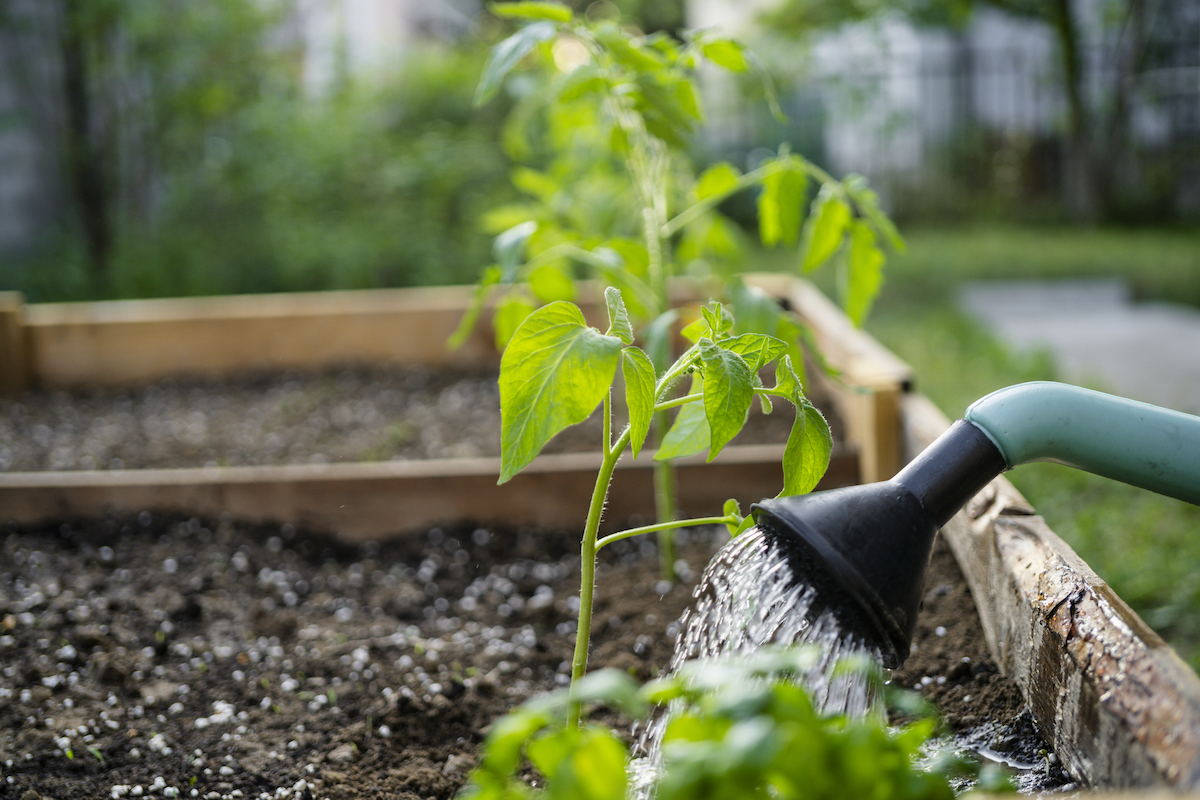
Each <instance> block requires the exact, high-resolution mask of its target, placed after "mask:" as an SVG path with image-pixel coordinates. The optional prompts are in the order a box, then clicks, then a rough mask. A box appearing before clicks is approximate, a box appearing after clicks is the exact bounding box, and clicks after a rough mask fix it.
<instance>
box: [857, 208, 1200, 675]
mask: <svg viewBox="0 0 1200 800" xmlns="http://www.w3.org/2000/svg"><path fill="white" fill-rule="evenodd" d="M908 241H909V250H908V253H907V254H905V255H903V256H900V257H897V258H895V259H894V260H893V261H892V263H891V265H890V271H889V274H888V285H887V287H886V289H885V293H884V295H883V296H882V297H881V298H880V302H879V304H878V306H877V307H876V311H875V313H874V314H873V316H872V318H871V319H870V320H869V321H868V324H867V329H868V330H869V331H870V332H871V333H872V334H873V335H874V336H875V337H876V338H878V339H879V340H880V341H881V342H883V343H884V344H885V345H887V346H888V347H890V348H891V349H892V350H894V351H895V352H896V353H897V354H898V355H899V356H900V357H901V358H903V359H904V360H906V361H907V362H908V363H909V364H911V365H912V366H913V368H914V371H915V374H916V376H917V389H918V390H919V391H922V392H924V393H925V394H927V395H928V396H929V397H930V398H931V399H932V400H933V401H934V402H935V403H936V404H937V405H938V406H939V407H940V408H941V409H942V410H943V411H945V412H946V414H948V415H949V416H951V417H955V416H959V415H961V414H962V412H963V411H964V409H965V408H966V406H967V405H969V404H970V403H971V402H973V401H974V400H976V399H978V398H979V397H982V396H983V395H984V394H987V393H988V392H990V391H992V390H994V389H998V388H1001V387H1003V386H1007V385H1010V384H1013V383H1019V382H1021V381H1027V380H1048V379H1054V378H1055V377H1056V375H1055V367H1054V364H1053V361H1052V359H1051V358H1050V356H1049V355H1048V354H1047V353H1014V352H1011V351H1009V350H1008V349H1006V348H1005V347H1004V346H1003V345H1001V344H1000V343H999V342H997V341H996V339H995V338H993V337H992V336H991V335H990V334H989V333H988V332H987V331H986V330H985V329H984V328H982V327H981V326H980V325H979V324H977V323H975V322H974V321H973V320H972V319H970V318H968V317H966V316H965V315H964V314H962V313H961V312H959V311H958V310H957V308H956V306H955V300H954V298H955V290H956V288H957V286H958V285H959V284H960V283H961V282H963V281H966V280H976V279H993V278H994V279H1001V278H1006V277H1007V278H1035V277H1049V278H1068V277H1077V276H1089V277H1095V276H1109V277H1113V276H1115V277H1121V278H1124V279H1126V280H1128V281H1129V282H1130V285H1131V286H1133V287H1134V291H1135V294H1136V295H1139V296H1142V297H1145V298H1148V299H1150V298H1153V299H1172V300H1175V301H1188V302H1191V303H1193V304H1195V305H1200V234H1198V233H1195V232H1191V233H1189V232H1175V231H1120V230H1107V229H1105V230H1094V231H1093V230H1074V229H1045V230H1041V229H1028V228H1023V229H1012V228H998V227H993V228H984V229H974V230H941V231H919V232H916V233H913V234H910V235H909V237H908ZM1095 388H1101V389H1102V388H1104V387H1095ZM1009 477H1010V478H1011V480H1012V482H1013V483H1014V485H1016V487H1017V489H1018V490H1019V491H1020V492H1021V493H1022V494H1024V495H1025V496H1026V497H1027V498H1028V499H1029V500H1030V502H1032V503H1033V505H1034V506H1035V507H1036V508H1037V509H1038V512H1039V513H1040V514H1042V515H1043V516H1044V517H1045V518H1046V521H1047V523H1048V524H1049V525H1050V527H1051V528H1052V529H1053V530H1054V531H1055V532H1056V533H1058V534H1059V535H1060V536H1062V537H1063V538H1064V539H1065V540H1066V541H1067V542H1068V543H1069V544H1070V545H1071V546H1072V547H1073V548H1074V549H1075V550H1076V551H1077V552H1078V553H1079V555H1080V556H1082V557H1083V559H1084V560H1085V561H1087V562H1088V564H1089V565H1091V567H1092V568H1093V569H1094V570H1096V572H1097V573H1099V574H1100V576H1101V577H1102V578H1104V580H1105V581H1107V582H1108V583H1109V584H1110V585H1111V586H1112V587H1113V589H1115V590H1116V592H1117V594H1119V595H1120V596H1121V597H1122V598H1123V599H1124V600H1125V601H1126V602H1128V603H1129V604H1130V605H1131V606H1133V607H1134V609H1135V610H1136V611H1137V612H1138V613H1139V614H1140V615H1141V616H1142V617H1143V618H1144V619H1145V620H1146V622H1147V623H1149V624H1150V625H1151V626H1152V627H1154V628H1155V629H1156V630H1157V631H1158V632H1159V633H1160V634H1162V635H1163V636H1164V638H1166V639H1167V640H1168V642H1170V644H1171V645H1172V646H1173V647H1174V648H1175V649H1176V650H1177V651H1178V652H1179V654H1180V655H1181V656H1182V657H1183V658H1184V659H1185V660H1187V661H1188V662H1189V663H1190V664H1191V665H1192V666H1193V668H1200V570H1198V569H1197V565H1200V508H1198V507H1196V506H1192V505H1188V504H1186V503H1182V502H1179V501H1176V500H1171V499H1169V498H1166V497H1162V496H1160V495H1156V494H1153V493H1151V492H1147V491H1144V490H1140V489H1135V488H1133V487H1130V486H1125V485H1124V484H1120V483H1116V482H1114V481H1110V480H1106V479H1104V478H1099V477H1096V476H1093V475H1089V474H1086V473H1082V472H1079V471H1077V470H1072V469H1069V468H1066V467H1061V466H1058V465H1053V464H1030V465H1026V466H1023V467H1020V468H1018V469H1016V470H1014V471H1013V472H1012V473H1010V475H1009Z"/></svg>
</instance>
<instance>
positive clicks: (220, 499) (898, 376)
mask: <svg viewBox="0 0 1200 800" xmlns="http://www.w3.org/2000/svg"><path fill="white" fill-rule="evenodd" d="M752 283H754V284H756V285H758V286H759V288H761V289H762V290H763V291H765V292H768V293H769V294H772V295H774V296H775V297H777V298H779V299H780V300H781V301H782V302H785V303H786V304H787V305H788V306H790V307H791V308H793V309H794V310H795V311H796V312H797V313H798V314H800V315H801V316H802V317H803V318H805V319H806V320H807V321H808V323H809V325H810V326H811V328H812V331H813V337H814V339H815V341H816V342H817V343H818V345H819V346H820V347H821V348H822V350H823V352H824V354H825V358H826V360H827V362H828V363H829V364H830V365H832V366H833V367H834V368H835V369H836V370H837V371H838V373H839V375H838V379H837V380H836V381H832V382H831V383H830V386H829V387H828V388H829V392H830V395H831V396H832V398H833V402H834V403H835V404H836V406H837V413H838V414H839V416H840V417H841V418H842V420H843V421H844V423H845V428H846V431H847V436H846V442H845V443H844V444H843V445H842V446H839V447H838V448H836V449H835V452H834V458H833V463H832V465H831V469H830V471H829V474H828V475H827V477H826V480H825V484H824V485H825V486H836V485H845V484H849V483H857V482H860V481H863V480H876V479H879V478H882V477H887V476H890V475H891V474H894V472H895V471H896V470H897V469H898V468H899V466H900V456H901V448H900V441H901V439H900V431H899V425H898V420H899V415H898V408H899V400H900V397H901V395H902V393H903V390H904V387H905V386H906V385H907V382H908V372H909V370H908V367H907V366H906V365H905V364H903V363H902V362H900V361H899V360H898V359H896V358H895V357H894V356H892V355H891V354H890V353H888V352H887V351H886V350H884V349H883V348H882V347H880V346H879V345H878V344H876V343H874V340H873V339H871V338H870V337H869V336H866V335H865V334H863V333H862V332H861V331H858V330H857V329H855V328H854V327H853V326H851V325H849V323H848V322H847V321H846V320H845V317H844V316H843V315H842V314H841V313H840V311H838V310H837V308H836V307H834V306H833V305H832V304H831V303H830V302H829V301H828V300H827V299H826V298H825V297H824V296H823V295H821V294H820V292H818V291H817V290H816V289H814V288H813V287H812V286H811V285H809V284H807V283H806V282H804V281H799V280H796V279H791V278H787V277H785V276H773V275H764V276H757V277H756V278H754V279H752ZM472 291H473V290H472V289H471V287H436V288H419V289H394V290H378V291H360V292H326V293H314V294H293V295H257V296H241V297H223V298H191V299H170V300H142V301H121V302H108V303H61V304H45V305H31V306H24V307H23V306H22V305H21V303H20V302H19V297H17V296H15V295H12V294H11V293H10V294H9V295H7V296H5V297H0V387H4V388H7V389H8V391H10V392H14V391H20V390H21V389H23V388H24V387H27V386H37V387H43V388H70V387H75V386H87V385H130V384H138V383H145V382H149V381H153V380H159V379H162V378H165V377H169V376H173V375H201V376H212V375H216V376H221V375H231V374H236V373H238V372H244V371H247V370H267V369H269V370H285V369H291V368H295V369H308V370H312V369H320V368H326V367H333V366H339V365H346V364H364V363H366V364H383V363H392V364H410V365H420V366H423V367H429V368H438V367H488V366H492V367H495V366H497V365H498V363H499V355H498V353H497V351H496V349H495V347H494V345H493V343H492V339H491V335H490V326H489V325H487V324H480V325H478V326H477V327H476V329H475V330H474V331H473V332H472V335H471V336H470V337H469V338H468V339H467V341H466V342H465V343H464V345H463V346H462V347H460V348H459V349H457V350H453V351H452V350H448V349H447V348H446V347H445V342H446V340H447V339H448V338H449V336H450V334H451V333H452V332H453V331H454V330H455V328H456V327H457V325H458V324H459V321H460V320H461V318H462V315H463V313H464V311H465V309H466V308H467V306H468V304H469V302H470V298H471V295H472ZM684 291H685V290H684V289H681V290H680V294H681V295H682V294H683V292H684ZM581 305H582V307H583V308H584V311H585V313H586V314H587V315H588V316H589V318H590V319H592V320H593V322H594V324H599V322H598V320H597V319H596V318H597V317H599V316H601V315H602V314H603V313H604V312H603V308H602V306H599V305H597V304H596V303H594V302H592V303H588V302H583V303H581ZM782 455H783V446H782V445H777V446H762V445H755V446H748V445H731V446H729V447H727V448H725V451H724V452H723V453H722V454H721V457H720V458H718V459H717V460H716V461H715V462H714V463H713V464H710V465H707V466H706V467H705V468H703V469H700V468H699V466H700V464H699V462H697V461H695V460H688V461H685V462H684V463H682V464H681V465H680V469H681V470H682V471H683V473H684V474H683V475H681V480H680V492H681V495H680V504H681V506H682V507H683V509H684V510H686V511H690V512H692V513H695V514H699V515H704V514H707V513H716V511H717V510H719V508H720V505H721V503H722V502H723V501H724V500H725V499H726V498H728V497H735V498H737V499H738V500H739V501H740V502H742V503H743V505H744V506H748V505H749V504H750V503H752V502H756V501H758V500H760V499H762V497H763V496H764V495H768V494H771V493H772V492H773V491H774V488H773V487H777V486H781V485H782V481H783V475H782V470H781V467H780V464H781V462H782ZM597 464H598V459H597V457H596V456H594V455H586V454H575V455H561V456H543V457H541V458H539V459H538V460H537V461H535V462H534V464H533V466H532V467H530V468H527V469H526V471H525V472H524V473H522V475H519V476H518V477H517V478H516V479H514V480H513V481H511V482H509V483H508V484H505V486H504V487H497V486H496V485H495V480H496V476H497V475H498V474H499V462H498V461H497V460H495V459H444V460H427V461H410V462H387V463H372V464H330V465H321V466H285V467H239V468H214V469H206V468H196V469H166V470H162V469H159V470H125V471H96V472H60V473H50V472H46V473H25V474H8V475H0V508H3V509H4V514H5V516H7V518H9V519H15V520H21V521H31V520H36V519H43V518H52V517H64V516H83V515H92V514H98V513H104V512H105V511H106V510H111V509H142V508H150V509H155V508H185V509H189V510H190V511H192V512H193V513H197V514H199V513H206V514H211V513H219V512H221V511H227V512H229V513H236V514H238V515H240V516H246V517H250V518H258V519H275V520H289V521H293V522H301V523H304V524H307V525H310V526H312V527H314V528H318V529H324V530H332V531H337V532H338V534H339V535H341V536H343V537H346V538H349V539H357V540H363V539H370V538H378V537H381V536H386V535H390V534H393V533H395V532H396V531H400V530H406V529H412V528H417V527H422V526H428V525H431V524H437V523H440V522H445V521H450V520H456V519H474V520H477V521H481V522H485V521H493V520H510V521H519V522H521V523H528V524H538V525H543V526H552V527H567V526H574V525H578V524H579V522H580V519H581V516H580V515H581V509H584V508H586V505H587V499H588V498H589V497H590V496H591V491H592V485H593V482H594V480H595V474H596V470H597ZM649 468H650V464H649V459H647V458H645V457H643V458H642V459H640V460H638V461H636V462H635V461H632V460H630V459H625V460H623V461H622V463H621V465H620V466H619V468H618V471H617V476H616V478H615V481H614V484H613V486H612V489H611V491H610V494H609V502H608V513H607V517H608V519H610V520H625V519H628V518H629V517H632V516H638V515H641V516H643V517H649V516H651V515H652V513H653V497H652V495H651V493H650V492H649V490H648V488H647V487H648V486H649V485H650V481H648V480H647V479H646V478H645V476H644V475H643V474H639V473H644V472H645V471H646V470H648V469H649ZM450 483H453V484H454V487H455V488H453V489H452V488H450V486H449V484H450ZM465 486H469V487H470V489H469V490H466V491H463V489H462V487H465Z"/></svg>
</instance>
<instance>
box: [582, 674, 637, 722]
mask: <svg viewBox="0 0 1200 800" xmlns="http://www.w3.org/2000/svg"><path fill="white" fill-rule="evenodd" d="M571 697H572V698H573V699H575V700H577V701H578V702H581V703H604V704H606V705H610V706H612V707H613V708H616V709H618V710H620V711H623V712H625V713H626V714H629V715H630V716H632V717H639V716H641V715H642V714H643V713H644V712H645V710H646V705H645V702H644V701H643V700H642V699H641V697H640V696H639V695H638V682H637V681H636V680H634V678H633V676H631V675H630V674H629V673H628V672H623V671H621V670H619V669H612V668H609V669H599V670H596V671H595V672H589V673H588V674H587V675H584V676H583V677H582V678H580V679H579V680H578V681H577V682H576V683H575V685H574V686H572V687H571Z"/></svg>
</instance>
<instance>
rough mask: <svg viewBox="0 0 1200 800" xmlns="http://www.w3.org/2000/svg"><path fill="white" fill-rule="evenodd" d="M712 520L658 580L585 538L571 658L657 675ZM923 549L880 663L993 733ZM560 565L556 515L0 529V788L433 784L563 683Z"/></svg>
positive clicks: (401, 792) (263, 792) (1007, 722)
mask: <svg viewBox="0 0 1200 800" xmlns="http://www.w3.org/2000/svg"><path fill="white" fill-rule="evenodd" d="M724 538H725V537H724V534H722V533H720V532H718V531H711V532H699V533H693V534H692V535H691V536H689V537H686V541H685V542H684V544H683V546H682V548H681V551H680V552H681V562H682V563H681V564H680V566H681V568H682V574H683V576H684V578H685V580H684V581H683V583H682V584H679V585H675V586H670V585H668V584H665V583H662V582H660V581H659V579H658V573H657V570H658V567H657V563H656V558H655V553H654V545H653V543H652V542H650V541H642V542H634V541H631V542H622V543H619V544H618V545H614V546H612V547H611V548H608V549H606V551H605V553H604V554H603V558H602V564H601V566H600V568H599V572H598V589H597V593H598V594H597V602H596V614H595V619H596V621H597V626H596V633H595V644H594V648H593V654H592V660H591V665H592V667H603V666H609V667H617V668H620V669H624V670H629V671H631V672H632V673H634V674H635V675H637V676H638V677H641V678H648V677H650V676H652V675H655V674H657V673H658V672H659V671H660V670H662V669H663V668H664V667H665V666H666V664H667V663H668V661H669V659H670V655H671V651H672V643H673V639H674V637H675V635H676V632H677V625H676V620H677V619H678V618H679V616H680V615H681V614H682V612H683V610H684V609H685V608H686V607H687V605H688V603H689V601H690V587H689V584H690V583H691V582H692V581H694V580H695V577H696V575H697V574H698V573H699V572H700V571H701V570H702V568H703V565H704V564H705V563H706V562H707V559H708V558H709V557H710V556H711V554H712V553H713V552H715V549H716V548H717V547H718V546H719V545H720V544H721V543H722V541H723V539H724ZM934 563H935V567H934V572H933V574H932V577H931V581H930V584H929V586H930V594H929V598H928V600H927V603H926V610H925V613H924V616H923V618H922V621H921V625H920V630H919V631H918V634H917V638H916V647H915V649H914V652H913V655H912V656H911V657H910V659H909V660H908V662H907V663H906V664H905V666H904V668H903V669H902V670H899V671H897V672H896V673H895V674H894V681H895V682H896V683H898V684H900V685H904V686H909V685H911V686H913V687H919V688H918V691H920V692H921V693H922V694H924V695H926V696H927V697H928V698H930V699H931V700H932V701H934V702H935V703H936V704H938V705H939V706H940V707H941V709H942V711H943V713H944V715H945V718H946V721H947V724H948V726H949V727H950V729H952V730H964V729H968V730H983V729H986V730H987V731H989V732H990V733H989V736H990V739H989V741H991V740H992V739H994V740H995V743H999V744H1000V745H1001V746H1000V747H999V748H998V749H1001V750H1002V749H1003V742H1004V741H1007V740H1009V739H1012V740H1014V741H1015V740H1016V739H1017V738H1018V735H1019V733H1020V731H1019V730H1018V729H1019V727H1020V725H1021V724H1022V723H1021V720H1022V719H1023V713H1022V712H1023V708H1024V704H1023V702H1022V701H1021V698H1020V695H1019V693H1018V691H1017V689H1016V687H1015V686H1014V685H1013V684H1012V683H1011V682H1010V681H1007V680H1006V679H1004V678H1003V677H1001V676H1000V675H999V674H998V672H997V670H996V668H995V666H994V664H993V663H992V662H991V660H990V659H989V657H988V656H987V653H986V648H985V647H984V644H983V642H982V640H981V638H980V636H979V635H978V633H977V632H978V630H979V626H978V620H977V617H975V616H974V611H973V607H971V606H970V599H969V596H968V595H967V594H966V591H965V589H964V588H963V586H962V580H961V576H956V575H955V574H954V573H955V572H956V569H957V568H956V566H955V565H954V562H953V559H952V557H950V556H949V554H948V553H947V552H945V551H944V550H941V549H939V552H938V554H937V556H936V557H935V562H934ZM577 571H578V554H577V550H576V539H575V536H574V535H573V534H571V533H565V532H564V533H546V532H540V531H530V530H516V531H513V530H503V529H492V528H483V527H477V526H471V525H467V526H458V527H446V528H441V529H434V530H430V531H424V532H417V533H413V534H410V535H407V536H403V537H400V538H398V539H396V540H394V541H390V542H387V543H383V544H368V545H367V546H364V547H353V548H352V547H347V546H345V545H342V544H339V543H338V542H337V541H335V540H333V539H331V538H328V537H324V536H321V535H317V534H312V533H308V532H304V531H297V530H295V529H293V528H292V527H291V526H289V525H286V524H285V525H283V526H269V527H263V526H249V525H244V524H241V523H238V522H237V521H234V520H197V519H184V518H163V517H152V516H151V515H149V514H145V513H143V514H141V515H138V516H136V517H113V518H108V519H102V520H83V521H78V520H77V521H71V522H64V523H60V524H56V525H45V526H39V527H27V528H23V527H18V526H12V525H10V526H9V527H8V530H7V531H6V533H5V534H4V542H3V549H2V550H0V619H2V622H0V625H2V627H3V632H2V633H0V773H2V775H3V777H2V778H0V797H12V798H22V800H37V798H47V799H48V798H54V799H55V800H74V799H75V798H80V799H82V798H96V797H101V796H104V797H118V796H137V795H139V794H142V795H147V796H161V797H204V798H227V797H228V798H232V797H247V798H331V800H333V799H337V798H355V799H357V798H371V797H391V798H399V799H400V800H414V799H418V800H425V798H450V797H452V796H453V795H454V793H455V791H456V790H457V789H458V788H459V787H460V786H461V785H462V783H463V781H464V780H465V778H466V775H467V773H468V771H469V770H470V768H471V767H472V766H473V765H474V764H475V763H476V758H477V752H478V745H479V743H480V741H481V739H482V737H483V735H484V733H485V732H486V730H487V728H488V726H489V725H490V724H491V722H492V721H493V720H494V719H495V718H496V717H498V716H499V715H501V714H503V713H504V712H505V711H506V710H508V709H510V708H512V707H513V706H515V705H516V704H518V703H520V702H521V701H523V700H525V699H527V698H529V697H531V696H533V695H535V694H537V693H540V692H543V691H546V690H549V689H553V688H555V687H557V686H561V685H563V684H564V683H565V682H566V677H567V674H568V672H569V661H570V658H571V649H572V646H573V633H574V626H573V623H572V622H571V619H572V617H573V616H574V614H573V611H574V608H575V607H576V606H575V604H576V603H577V602H578V601H577V597H578V577H577ZM943 630H944V631H945V633H944V634H942V633H941V631H943ZM973 631H974V632H975V633H974V634H973V633H972V632H973ZM985 723H986V724H985ZM1035 741H1036V739H1035Z"/></svg>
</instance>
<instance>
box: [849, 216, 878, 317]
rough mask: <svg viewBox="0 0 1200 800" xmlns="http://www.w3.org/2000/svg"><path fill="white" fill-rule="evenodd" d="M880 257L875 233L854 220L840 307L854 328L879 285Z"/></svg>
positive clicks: (865, 315) (865, 313) (869, 307)
mask: <svg viewBox="0 0 1200 800" xmlns="http://www.w3.org/2000/svg"><path fill="white" fill-rule="evenodd" d="M883 258H884V257H883V251H882V250H880V249H879V248H878V247H877V246H876V244H875V232H874V231H873V230H871V229H870V228H869V227H867V226H866V225H865V224H863V223H861V222H859V221H857V220H855V221H854V222H852V223H851V224H850V255H849V257H848V258H847V264H846V266H847V272H848V275H847V276H846V280H845V288H844V289H843V298H842V307H843V308H844V309H845V310H846V315H847V316H848V317H850V319H851V320H853V322H854V324H855V325H862V323H863V320H864V319H866V317H867V312H868V311H870V310H871V305H872V304H873V303H874V302H875V298H876V296H878V294H879V287H880V286H881V285H883Z"/></svg>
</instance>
